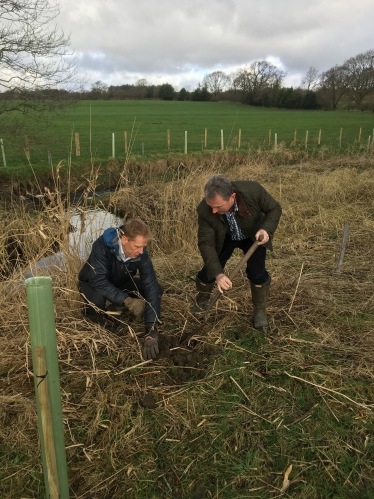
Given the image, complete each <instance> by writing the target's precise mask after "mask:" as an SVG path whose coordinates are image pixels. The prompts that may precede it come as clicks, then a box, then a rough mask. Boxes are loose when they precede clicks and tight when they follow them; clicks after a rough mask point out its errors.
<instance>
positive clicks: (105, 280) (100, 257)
mask: <svg viewBox="0 0 374 499" xmlns="http://www.w3.org/2000/svg"><path fill="white" fill-rule="evenodd" d="M150 237H151V232H150V230H149V228H148V226H147V225H145V223H144V222H142V221H141V220H135V219H133V220H127V221H126V222H125V224H124V225H122V226H121V227H119V228H109V229H106V230H105V231H104V233H103V234H102V235H101V236H100V237H99V238H98V239H97V240H96V241H95V242H94V243H93V245H92V249H91V253H90V255H89V257H88V260H87V262H86V263H85V264H84V265H83V268H82V270H81V271H80V273H79V291H80V292H81V293H82V295H83V296H84V298H85V300H86V303H85V305H84V315H86V317H87V318H89V319H91V320H92V321H94V322H99V323H103V321H104V320H105V310H106V301H107V300H108V301H109V302H111V303H112V304H113V305H116V306H118V307H124V308H125V309H128V310H130V311H131V312H133V313H134V314H135V316H136V317H137V318H139V317H142V316H143V315H144V322H145V339H144V346H143V356H144V358H145V359H146V360H148V359H154V358H156V356H157V354H158V352H159V348H158V330H157V324H158V320H159V318H160V308H161V295H162V287H161V286H160V284H159V283H158V280H157V277H156V273H155V271H154V268H153V265H152V261H151V259H150V257H149V254H148V252H147V250H146V246H147V243H148V241H149V239H150ZM138 271H139V277H138V276H135V275H136V274H137V272H138Z"/></svg>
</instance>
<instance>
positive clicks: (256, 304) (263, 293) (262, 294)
mask: <svg viewBox="0 0 374 499" xmlns="http://www.w3.org/2000/svg"><path fill="white" fill-rule="evenodd" d="M269 289H270V277H269V280H268V281H267V282H265V283H264V284H260V285H258V284H254V283H253V282H251V292H252V303H253V327H254V328H255V329H257V330H258V331H261V332H265V330H266V329H267V327H268V320H267V317H266V305H267V301H268V297H269Z"/></svg>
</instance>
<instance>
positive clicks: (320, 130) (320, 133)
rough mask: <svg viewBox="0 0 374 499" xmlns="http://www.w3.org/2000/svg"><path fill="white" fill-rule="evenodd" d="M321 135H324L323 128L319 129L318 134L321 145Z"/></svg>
mask: <svg viewBox="0 0 374 499" xmlns="http://www.w3.org/2000/svg"><path fill="white" fill-rule="evenodd" d="M321 135H322V129H321V128H320V129H319V134H318V145H321Z"/></svg>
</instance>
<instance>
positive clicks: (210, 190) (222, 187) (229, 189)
mask: <svg viewBox="0 0 374 499" xmlns="http://www.w3.org/2000/svg"><path fill="white" fill-rule="evenodd" d="M233 193H234V187H233V185H232V183H231V182H230V181H229V180H227V178H225V177H224V176H223V175H213V177H211V178H210V179H209V180H208V182H207V183H206V184H205V187H204V195H205V197H206V198H208V199H214V198H215V197H216V196H217V194H218V196H221V198H222V199H223V200H224V201H228V200H229V198H230V196H231V195H232V194H233Z"/></svg>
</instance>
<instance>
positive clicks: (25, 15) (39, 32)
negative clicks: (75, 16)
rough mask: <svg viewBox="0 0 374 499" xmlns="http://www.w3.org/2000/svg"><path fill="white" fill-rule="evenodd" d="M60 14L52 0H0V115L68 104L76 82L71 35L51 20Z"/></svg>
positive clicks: (41, 109)
mask: <svg viewBox="0 0 374 499" xmlns="http://www.w3.org/2000/svg"><path fill="white" fill-rule="evenodd" d="M58 14H59V5H58V4H57V3H53V4H52V3H50V1H49V0H0V89H1V90H2V91H3V98H2V100H1V102H0V115H1V114H4V113H7V112H11V111H20V112H21V113H23V114H24V115H25V114H27V113H28V112H29V111H32V112H33V117H34V118H35V116H36V115H37V113H35V112H42V111H44V110H51V109H57V108H61V107H62V106H64V105H66V102H67V96H68V92H67V90H71V89H72V88H73V87H72V84H73V83H74V84H75V85H76V84H77V83H78V82H77V81H76V80H75V77H76V73H75V64H74V62H73V60H72V56H73V54H72V52H70V51H69V48H68V45H69V41H70V40H69V37H66V36H65V35H64V33H63V32H62V31H61V30H60V29H58V28H57V27H56V26H52V25H51V22H52V21H53V20H54V19H55V17H56V16H57V15H58ZM69 85H70V86H69ZM73 89H75V88H73ZM4 94H5V95H4ZM4 97H9V99H4Z"/></svg>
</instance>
